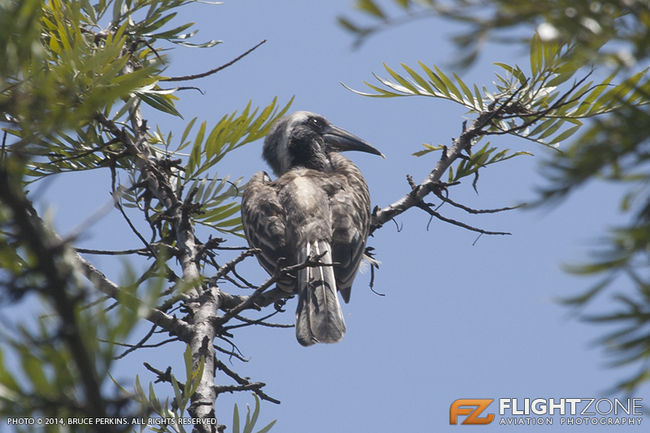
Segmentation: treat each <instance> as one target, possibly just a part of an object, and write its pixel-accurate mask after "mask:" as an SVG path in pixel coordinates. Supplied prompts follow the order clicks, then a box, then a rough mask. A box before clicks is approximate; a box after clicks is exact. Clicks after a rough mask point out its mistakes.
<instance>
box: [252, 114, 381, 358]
mask: <svg viewBox="0 0 650 433" xmlns="http://www.w3.org/2000/svg"><path fill="white" fill-rule="evenodd" d="M345 150H359V151H362V152H369V153H374V154H375V155H381V156H382V157H383V155H382V153H381V152H380V151H378V150H377V149H375V148H374V147H372V146H370V145H369V144H368V143H366V142H365V141H363V140H362V139H360V138H359V137H356V136H354V135H353V134H351V133H349V132H347V131H344V130H343V129H340V128H337V127H336V126H333V125H332V124H330V122H329V121H327V119H325V118H324V117H323V116H320V115H318V114H313V113H309V112H307V111H298V112H295V113H293V114H290V115H288V116H285V117H283V118H281V119H280V120H278V121H277V122H276V123H275V124H274V125H273V126H272V127H271V130H270V131H269V133H268V135H267V136H266V139H265V141H264V153H263V157H264V159H265V160H266V161H267V163H268V164H269V165H270V166H271V168H272V169H273V172H274V173H275V174H276V176H278V178H277V179H276V180H274V181H271V179H270V178H269V176H268V175H267V174H266V173H265V172H258V173H256V174H254V175H253V177H252V178H251V180H250V181H249V182H248V185H247V186H246V190H245V192H244V196H243V199H242V223H243V225H244V232H245V233H246V238H247V239H248V243H249V244H250V246H251V247H254V248H259V249H260V251H261V252H260V254H258V255H257V257H258V260H259V261H260V264H261V265H262V266H263V267H264V269H266V271H267V272H268V273H269V274H271V275H274V273H275V272H277V270H278V268H282V267H285V266H289V265H296V264H298V265H300V264H304V263H307V261H308V260H314V259H315V258H318V260H319V263H321V264H323V266H306V267H304V268H302V269H298V270H297V271H295V275H288V276H285V277H284V278H282V279H280V280H279V281H278V282H277V285H278V287H279V288H280V289H283V290H285V291H287V292H289V293H297V294H298V307H297V309H296V338H297V339H298V341H299V342H300V344H302V345H303V346H309V345H311V344H314V343H318V342H320V343H334V342H337V341H339V340H340V339H341V338H343V334H344V333H345V322H344V320H343V313H342V311H341V305H340V304H339V300H338V295H337V290H338V291H340V292H341V295H342V296H343V299H344V300H345V302H346V303H347V302H348V301H349V300H350V289H351V287H352V281H353V280H354V276H355V274H356V272H357V269H358V268H359V263H360V262H361V259H362V257H363V255H364V251H365V246H366V239H367V237H368V231H369V227H370V196H369V194H368V186H367V185H366V182H365V180H364V179H363V176H362V175H361V171H359V168H357V166H356V165H354V164H353V163H352V162H351V161H350V160H349V159H347V158H345V157H344V156H343V155H341V154H340V153H338V152H341V151H345ZM328 264H329V266H327V265H328Z"/></svg>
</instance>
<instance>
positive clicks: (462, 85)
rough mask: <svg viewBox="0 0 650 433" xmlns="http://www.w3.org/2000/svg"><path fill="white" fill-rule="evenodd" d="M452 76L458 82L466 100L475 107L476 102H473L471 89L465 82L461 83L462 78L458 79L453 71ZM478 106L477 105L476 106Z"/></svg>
mask: <svg viewBox="0 0 650 433" xmlns="http://www.w3.org/2000/svg"><path fill="white" fill-rule="evenodd" d="M454 78H455V79H456V81H457V82H458V85H459V86H460V88H461V90H462V91H463V93H464V94H465V96H466V97H467V102H469V103H470V104H471V105H472V106H474V107H476V103H475V102H474V96H473V95H472V91H471V90H469V87H467V85H466V84H465V83H463V80H461V79H460V77H459V76H458V75H456V73H455V72H454ZM476 108H479V107H476Z"/></svg>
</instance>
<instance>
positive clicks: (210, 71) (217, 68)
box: [160, 39, 266, 81]
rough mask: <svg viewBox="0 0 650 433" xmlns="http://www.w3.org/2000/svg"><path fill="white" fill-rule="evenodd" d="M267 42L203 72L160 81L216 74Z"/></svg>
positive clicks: (262, 42)
mask: <svg viewBox="0 0 650 433" xmlns="http://www.w3.org/2000/svg"><path fill="white" fill-rule="evenodd" d="M264 43H266V39H263V40H262V41H261V42H259V43H258V44H257V45H255V46H254V47H253V48H250V49H249V50H247V51H245V52H244V53H243V54H241V55H239V56H237V57H235V58H234V59H232V60H231V61H229V62H228V63H224V64H223V65H221V66H218V67H216V68H214V69H210V70H209V71H207V72H202V73H200V74H194V75H183V76H181V77H169V78H162V79H161V80H160V81H190V80H196V79H199V78H203V77H207V76H208V75H212V74H216V73H217V72H219V71H221V70H222V69H225V68H227V67H228V66H231V65H233V64H234V63H236V62H238V61H239V60H241V59H242V58H244V57H246V56H247V55H249V54H250V53H252V52H253V51H255V50H256V49H257V48H259V47H260V46H261V45H262V44H264Z"/></svg>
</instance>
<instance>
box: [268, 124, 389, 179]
mask: <svg viewBox="0 0 650 433" xmlns="http://www.w3.org/2000/svg"><path fill="white" fill-rule="evenodd" d="M346 150H359V151H361V152H368V153H374V154H375V155H380V156H381V157H384V155H383V154H382V153H381V152H380V151H378V150H377V149H375V148H374V147H372V146H371V145H370V144H368V143H366V142H365V141H364V140H362V139H361V138H359V137H357V136H356V135H354V134H351V133H349V132H347V131H345V130H343V129H341V128H338V127H336V126H334V125H332V124H331V123H330V122H329V121H328V120H327V119H326V118H324V117H323V116H321V115H319V114H314V113H310V112H308V111H296V112H295V113H292V114H289V115H287V116H284V117H283V118H281V119H279V120H278V121H277V122H275V123H274V124H273V126H272V127H271V130H270V131H269V133H268V135H267V136H266V139H265V140H264V153H263V156H264V159H265V160H266V162H268V164H269V165H270V166H271V168H272V169H273V172H274V173H275V174H276V175H278V176H280V175H282V174H283V173H286V172H287V171H288V170H289V169H291V168H293V167H305V168H312V169H315V170H327V169H328V167H330V160H329V154H330V153H331V152H343V151H346Z"/></svg>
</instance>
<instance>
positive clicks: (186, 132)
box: [176, 117, 197, 151]
mask: <svg viewBox="0 0 650 433" xmlns="http://www.w3.org/2000/svg"><path fill="white" fill-rule="evenodd" d="M196 119H197V118H196V117H195V118H193V119H192V120H190V121H189V123H188V124H187V126H186V127H185V129H184V130H183V135H182V136H181V141H180V144H179V145H178V148H176V151H179V150H181V149H184V148H185V147H187V145H188V144H190V142H189V141H187V142H186V141H185V139H186V138H187V136H188V135H189V133H190V131H191V130H192V127H193V126H194V122H196Z"/></svg>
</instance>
